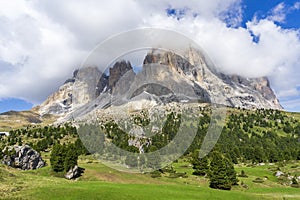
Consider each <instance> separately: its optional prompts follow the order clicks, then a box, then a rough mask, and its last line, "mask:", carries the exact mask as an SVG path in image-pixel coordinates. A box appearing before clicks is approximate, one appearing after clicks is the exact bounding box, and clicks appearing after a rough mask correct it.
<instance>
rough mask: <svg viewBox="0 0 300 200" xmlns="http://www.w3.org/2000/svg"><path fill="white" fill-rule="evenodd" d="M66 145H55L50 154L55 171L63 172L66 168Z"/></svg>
mask: <svg viewBox="0 0 300 200" xmlns="http://www.w3.org/2000/svg"><path fill="white" fill-rule="evenodd" d="M65 153H66V152H65V147H64V146H63V145H60V144H56V145H54V146H53V149H52V151H51V155H50V163H51V167H52V169H53V171H55V172H61V171H63V170H64V158H65Z"/></svg>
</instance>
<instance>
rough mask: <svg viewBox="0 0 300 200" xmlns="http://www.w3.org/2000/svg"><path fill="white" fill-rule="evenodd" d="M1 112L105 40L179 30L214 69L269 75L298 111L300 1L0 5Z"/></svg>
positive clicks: (31, 96)
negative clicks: (128, 34) (153, 30)
mask: <svg viewBox="0 0 300 200" xmlns="http://www.w3.org/2000/svg"><path fill="white" fill-rule="evenodd" d="M0 3H1V7H0V112H4V111H8V110H26V109H30V108H31V107H32V106H34V105H37V104H40V103H41V102H43V101H44V100H45V99H46V98H47V96H48V95H50V94H51V93H53V92H54V91H56V90H57V89H58V87H59V86H60V85H62V84H63V82H64V80H65V79H66V78H68V77H70V76H71V75H72V72H73V71H74V70H75V69H76V68H78V67H79V66H80V64H81V63H82V62H83V60H84V59H85V58H86V57H87V55H88V54H89V52H90V51H91V50H92V49H93V48H94V47H95V46H96V45H97V44H99V43H100V42H102V41H104V40H105V39H106V38H108V37H110V36H112V35H115V34H118V33H120V32H124V31H127V30H131V29H135V28H140V27H156V28H166V29H169V30H174V31H177V32H180V33H182V34H184V35H186V36H188V37H190V38H192V39H193V40H194V41H196V42H197V43H198V44H199V45H200V46H201V47H202V49H204V50H205V51H206V53H207V54H208V55H209V57H210V59H211V60H212V61H213V62H214V63H215V64H216V66H217V68H219V70H220V71H222V72H224V73H228V74H238V75H242V76H245V77H261V76H267V77H268V78H269V80H270V82H271V86H272V89H273V90H274V91H275V93H276V95H277V97H278V98H279V100H280V102H281V104H282V105H283V107H284V108H285V109H286V110H289V111H297V112H300V79H299V76H300V20H299V19H300V1H299V0H295V1H292V0H288V1H277V0H264V1H259V0H210V1H207V0H189V1H182V0H172V1H171V0H169V1H167V0H152V1H147V0H110V1H97V0H86V1H76V0H69V1H59V0H45V1H40V0H0Z"/></svg>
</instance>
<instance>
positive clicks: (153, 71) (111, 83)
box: [39, 49, 283, 120]
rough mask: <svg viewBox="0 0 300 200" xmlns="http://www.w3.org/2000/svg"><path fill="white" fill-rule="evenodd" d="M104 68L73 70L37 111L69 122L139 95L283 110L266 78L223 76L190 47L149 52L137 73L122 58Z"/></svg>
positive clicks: (159, 101)
mask: <svg viewBox="0 0 300 200" xmlns="http://www.w3.org/2000/svg"><path fill="white" fill-rule="evenodd" d="M108 70H109V73H107V74H106V73H105V72H104V73H103V72H101V71H100V70H99V69H98V68H97V67H96V66H88V67H83V68H81V69H79V70H76V71H75V72H74V73H73V77H72V78H71V79H68V80H67V81H66V82H65V84H63V85H62V86H61V87H60V88H59V90H58V91H57V92H55V93H53V94H52V95H50V96H49V97H48V98H47V100H46V101H45V102H43V103H42V104H41V105H40V107H39V113H40V114H41V115H44V114H54V115H59V116H62V117H65V116H68V117H66V118H65V119H66V120H70V119H71V118H74V117H77V116H79V115H84V114H87V113H88V112H91V111H92V110H94V109H102V108H107V107H109V106H111V105H112V104H117V105H122V104H126V103H128V102H130V101H132V99H133V98H135V99H139V98H137V97H136V96H138V95H137V94H141V93H143V96H144V98H146V99H147V98H148V97H149V98H150V96H151V95H152V96H153V95H154V96H156V97H158V98H152V99H160V100H156V102H157V103H158V104H162V103H169V102H172V101H177V102H180V101H181V102H189V101H195V100H199V102H208V103H217V104H222V105H225V106H229V107H241V108H246V109H255V108H266V109H278V110H282V109H283V108H282V106H281V105H280V103H279V100H278V99H277V97H276V95H275V93H274V92H273V90H272V89H271V86H270V82H269V80H268V78H267V77H261V78H244V77H241V76H238V75H225V74H223V73H220V72H218V71H217V70H216V68H215V67H214V66H213V64H212V63H210V62H209V61H208V60H207V58H206V57H205V56H204V55H203V54H202V53H201V52H199V51H197V50H195V49H189V50H187V52H186V53H185V55H184V56H179V55H177V54H174V53H172V52H168V51H165V52H164V51H162V50H152V51H149V52H148V53H147V55H146V56H145V58H144V61H143V67H142V70H141V71H139V72H137V73H136V72H135V71H134V69H133V67H132V64H131V62H130V61H126V60H118V61H117V62H115V63H114V64H113V65H112V67H111V68H109V69H108ZM161 90H162V91H165V92H167V93H163V92H162V93H161ZM144 92H147V93H148V94H147V95H146V94H145V93H144ZM149 94H151V95H150V96H149ZM168 95H169V97H167V96H168ZM146 96H148V97H146ZM142 99H143V98H142Z"/></svg>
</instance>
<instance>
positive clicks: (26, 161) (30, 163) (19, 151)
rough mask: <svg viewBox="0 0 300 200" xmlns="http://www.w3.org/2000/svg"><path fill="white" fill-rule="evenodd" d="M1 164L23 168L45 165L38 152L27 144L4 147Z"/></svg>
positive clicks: (35, 167) (29, 168)
mask: <svg viewBox="0 0 300 200" xmlns="http://www.w3.org/2000/svg"><path fill="white" fill-rule="evenodd" d="M3 154H4V156H3V161H2V162H3V164H5V165H8V166H10V167H14V168H20V169H23V170H32V169H38V168H42V167H44V166H45V165H46V163H45V161H44V160H43V159H42V157H41V156H40V154H39V153H38V152H37V151H35V150H34V149H32V148H31V147H30V146H28V145H23V146H12V147H6V148H4V150H3Z"/></svg>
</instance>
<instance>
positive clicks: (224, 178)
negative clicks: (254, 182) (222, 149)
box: [209, 152, 237, 190]
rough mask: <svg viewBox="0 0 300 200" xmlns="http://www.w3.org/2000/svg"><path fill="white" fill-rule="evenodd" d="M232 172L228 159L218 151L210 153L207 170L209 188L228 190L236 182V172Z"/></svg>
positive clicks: (231, 165)
mask: <svg viewBox="0 0 300 200" xmlns="http://www.w3.org/2000/svg"><path fill="white" fill-rule="evenodd" d="M233 172H234V168H233V164H232V163H231V162H229V160H228V159H226V158H224V156H223V155H222V154H220V153H219V152H213V153H212V155H211V162H210V171H209V181H210V184H209V186H210V187H211V188H215V189H221V190H230V189H231V186H232V185H233V184H236V183H237V180H235V179H236V174H235V173H233Z"/></svg>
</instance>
